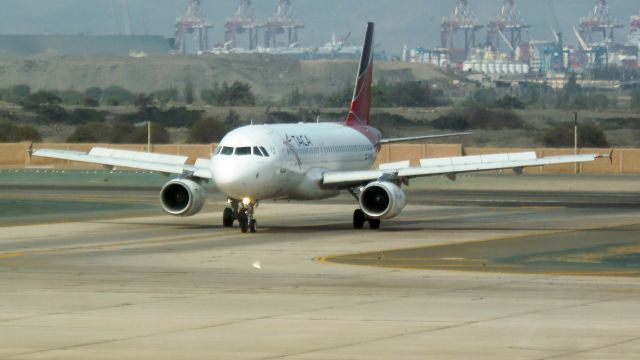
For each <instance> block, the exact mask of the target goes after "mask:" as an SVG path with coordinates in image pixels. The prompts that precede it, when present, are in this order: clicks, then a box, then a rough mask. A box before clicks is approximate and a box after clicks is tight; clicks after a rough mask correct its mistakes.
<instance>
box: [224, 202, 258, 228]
mask: <svg viewBox="0 0 640 360" xmlns="http://www.w3.org/2000/svg"><path fill="white" fill-rule="evenodd" d="M230 204H231V207H229V208H226V209H224V211H223V212H222V226H224V227H225V228H231V227H233V223H234V222H235V220H238V225H239V226H240V231H242V232H243V233H247V232H250V233H255V232H257V231H258V222H257V221H256V219H255V218H254V209H255V207H256V205H257V203H253V202H250V203H248V204H245V203H243V204H242V208H240V201H238V200H233V199H232V200H231V201H230Z"/></svg>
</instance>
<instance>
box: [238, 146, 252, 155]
mask: <svg viewBox="0 0 640 360" xmlns="http://www.w3.org/2000/svg"><path fill="white" fill-rule="evenodd" d="M235 154H236V155H238V156H246V155H251V147H248V146H247V147H239V148H236V152H235Z"/></svg>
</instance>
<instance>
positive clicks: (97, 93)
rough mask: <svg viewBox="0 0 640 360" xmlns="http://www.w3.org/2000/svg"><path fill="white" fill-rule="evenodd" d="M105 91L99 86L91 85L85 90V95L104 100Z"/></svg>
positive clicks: (96, 99) (98, 100)
mask: <svg viewBox="0 0 640 360" xmlns="http://www.w3.org/2000/svg"><path fill="white" fill-rule="evenodd" d="M103 94H104V91H102V89H101V88H99V87H91V88H88V89H87V90H85V91H84V96H85V97H87V98H90V99H93V100H95V101H97V102H100V101H102V96H103Z"/></svg>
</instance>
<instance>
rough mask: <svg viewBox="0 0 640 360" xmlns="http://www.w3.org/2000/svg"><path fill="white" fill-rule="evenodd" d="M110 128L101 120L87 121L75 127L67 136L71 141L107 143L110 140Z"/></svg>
mask: <svg viewBox="0 0 640 360" xmlns="http://www.w3.org/2000/svg"><path fill="white" fill-rule="evenodd" d="M111 136H112V135H111V128H110V127H109V125H107V124H105V123H103V122H95V121H92V122H88V123H86V124H81V125H78V127H76V129H75V131H74V132H73V134H71V136H69V138H67V141H68V142H71V143H108V142H110V141H111Z"/></svg>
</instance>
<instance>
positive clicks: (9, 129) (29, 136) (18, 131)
mask: <svg viewBox="0 0 640 360" xmlns="http://www.w3.org/2000/svg"><path fill="white" fill-rule="evenodd" d="M19 141H34V142H37V141H42V137H41V136H40V133H39V132H38V130H37V129H36V128H34V127H33V126H30V125H16V124H14V123H11V122H9V121H5V120H0V142H19Z"/></svg>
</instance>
